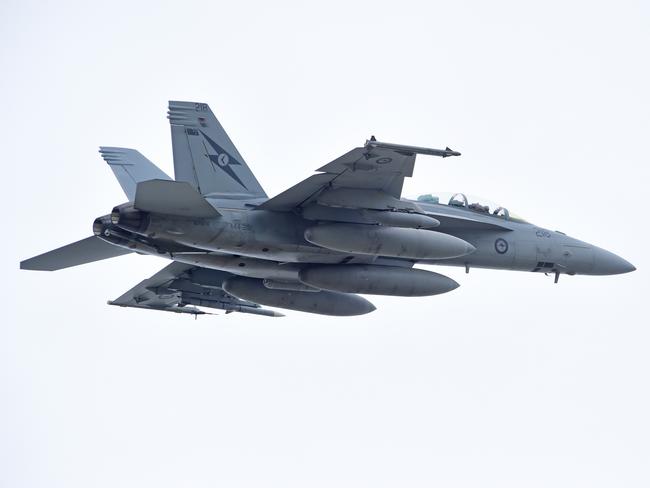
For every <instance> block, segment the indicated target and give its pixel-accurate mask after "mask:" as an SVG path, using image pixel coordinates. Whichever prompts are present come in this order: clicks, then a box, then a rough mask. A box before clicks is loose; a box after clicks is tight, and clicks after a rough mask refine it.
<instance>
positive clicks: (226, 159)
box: [168, 101, 266, 200]
mask: <svg viewBox="0 0 650 488" xmlns="http://www.w3.org/2000/svg"><path fill="white" fill-rule="evenodd" d="M168 118H169V123H170V124H171V133H172V149H173V153H174V172H175V176H176V181H186V182H188V183H190V184H191V185H193V186H194V187H195V188H196V189H197V190H198V191H199V193H201V194H202V195H205V196H209V197H213V198H222V199H241V200H244V199H252V198H265V197H266V193H264V190H263V189H262V187H261V186H260V184H259V182H258V181H257V179H256V178H255V176H254V175H253V172H252V171H251V170H250V168H249V167H248V165H247V164H246V161H244V158H243V157H242V155H241V154H240V153H239V151H238V150H237V148H236V147H235V145H234V144H233V142H232V141H231V140H230V137H228V134H227V133H226V131H225V130H224V128H223V127H222V126H221V124H220V123H219V121H218V120H217V118H216V117H215V116H214V114H213V113H212V110H210V107H209V106H208V104H207V103H195V102H178V101H170V102H169V111H168Z"/></svg>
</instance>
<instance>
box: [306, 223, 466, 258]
mask: <svg viewBox="0 0 650 488" xmlns="http://www.w3.org/2000/svg"><path fill="white" fill-rule="evenodd" d="M304 236H305V239H306V240H307V241H309V242H311V243H312V244H316V245H317V246H320V247H324V248H327V249H332V250H335V251H341V252H346V253H350V254H370V255H373V256H387V257H396V258H407V259H449V258H456V257H460V256H465V255H466V254H470V253H472V252H474V251H475V250H476V248H475V247H474V246H472V245H471V244H470V243H469V242H466V241H464V240H462V239H460V238H458V237H454V236H452V235H449V234H444V233H442V232H436V231H433V230H421V229H407V228H400V227H385V226H382V225H364V224H321V225H315V226H313V227H309V228H307V229H306V230H305V234H304Z"/></svg>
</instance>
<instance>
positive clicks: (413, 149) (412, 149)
mask: <svg viewBox="0 0 650 488" xmlns="http://www.w3.org/2000/svg"><path fill="white" fill-rule="evenodd" d="M365 147H366V148H368V149H372V148H375V147H380V148H384V149H392V150H393V151H400V152H405V153H412V154H426V155H428V156H440V157H443V158H448V157H449V156H460V153H459V152H458V151H454V150H453V149H450V148H449V147H446V148H445V149H432V148H430V147H419V146H407V145H405V144H394V143H392V142H381V141H378V140H377V139H376V138H375V136H371V137H370V139H368V140H367V141H366V143H365Z"/></svg>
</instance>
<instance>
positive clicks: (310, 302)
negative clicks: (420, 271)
mask: <svg viewBox="0 0 650 488" xmlns="http://www.w3.org/2000/svg"><path fill="white" fill-rule="evenodd" d="M223 289H224V290H225V291H226V292H228V293H230V294H231V295H233V296H235V297H237V298H240V299H242V300H249V301H251V302H255V303H260V304H262V305H267V306H269V307H278V308H286V309H289V310H297V311H299V312H308V313H316V314H320V315H336V316H350V315H363V314H366V313H369V312H372V311H373V310H375V306H374V305H373V304H372V303H370V302H369V301H368V300H366V299H365V298H363V297H360V296H358V295H352V294H347V293H338V292H333V291H318V292H306V291H289V290H276V289H269V288H267V287H265V286H264V284H263V283H262V280H259V279H254V278H244V277H239V276H237V277H233V278H229V279H227V280H226V281H225V282H224V284H223Z"/></svg>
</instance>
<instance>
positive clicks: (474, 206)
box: [417, 193, 526, 223]
mask: <svg viewBox="0 0 650 488" xmlns="http://www.w3.org/2000/svg"><path fill="white" fill-rule="evenodd" d="M417 200H418V202H421V203H433V204H436V205H448V206H450V207H457V208H461V209H466V210H469V211H472V212H477V213H481V214H485V215H490V216H492V217H499V218H501V219H504V220H511V221H513V222H524V223H526V220H524V219H522V218H521V217H519V216H518V215H516V214H514V213H512V212H510V211H509V210H508V209H507V208H506V207H503V206H501V205H497V204H495V203H494V202H490V201H489V200H486V199H484V198H479V197H475V196H471V195H470V196H469V197H468V196H467V195H465V194H464V193H437V194H435V195H433V194H431V193H427V194H425V195H420V196H419V197H418V199H417Z"/></svg>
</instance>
